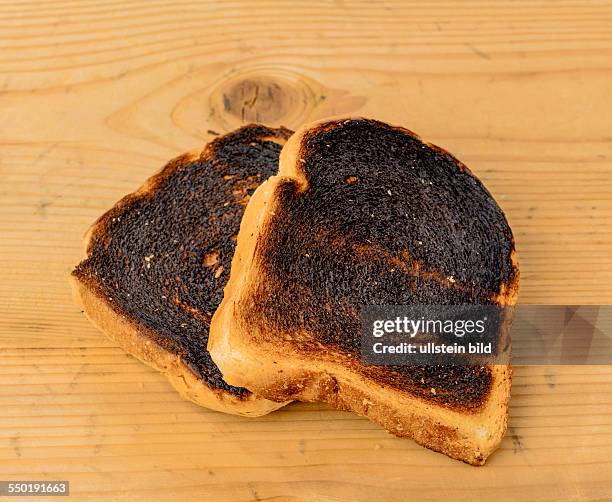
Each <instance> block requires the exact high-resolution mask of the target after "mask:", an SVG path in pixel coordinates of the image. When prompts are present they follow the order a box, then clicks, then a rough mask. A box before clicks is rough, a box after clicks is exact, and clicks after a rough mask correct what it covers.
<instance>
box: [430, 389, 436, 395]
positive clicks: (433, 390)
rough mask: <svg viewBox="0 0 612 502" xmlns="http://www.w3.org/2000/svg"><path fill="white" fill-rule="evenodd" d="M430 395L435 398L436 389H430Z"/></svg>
mask: <svg viewBox="0 0 612 502" xmlns="http://www.w3.org/2000/svg"><path fill="white" fill-rule="evenodd" d="M431 393H432V394H433V395H434V396H435V395H436V389H434V388H433V387H432V388H431Z"/></svg>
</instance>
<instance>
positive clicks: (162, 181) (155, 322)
mask: <svg viewBox="0 0 612 502" xmlns="http://www.w3.org/2000/svg"><path fill="white" fill-rule="evenodd" d="M290 134H291V131H289V130H287V129H284V128H280V129H270V128H267V127H263V126H257V125H252V126H247V127H244V128H242V129H239V130H237V131H235V132H232V133H230V134H227V135H225V136H222V137H219V138H217V139H215V140H214V141H212V142H211V143H210V144H209V145H207V146H206V147H205V148H204V149H203V150H202V151H199V152H194V153H190V154H186V155H183V156H181V157H178V158H176V159H174V160H173V161H171V162H170V163H169V164H168V165H167V166H166V167H164V168H163V169H162V170H161V171H160V172H159V173H158V174H156V175H155V176H153V177H152V178H150V179H149V180H148V181H147V182H146V183H145V185H143V187H141V188H140V189H139V190H138V191H137V192H135V193H133V194H130V195H128V196H126V197H125V198H123V199H122V200H121V201H120V202H118V203H117V204H116V205H115V206H114V207H113V208H112V209H111V210H109V211H108V212H107V213H105V214H104V215H103V216H102V217H101V218H100V219H98V221H97V222H96V223H95V224H94V226H93V227H92V229H91V230H90V232H89V236H88V241H87V258H86V259H85V260H84V261H83V262H81V263H80V264H79V265H78V266H77V267H76V269H75V270H74V272H73V274H72V276H73V282H74V284H75V291H76V293H77V296H79V299H80V301H81V303H83V306H84V308H85V311H86V312H87V314H88V316H89V317H90V318H92V319H93V320H94V322H95V323H96V324H98V326H100V327H101V328H102V329H103V331H105V332H106V333H107V334H108V335H109V336H110V337H111V338H113V339H115V340H116V341H117V342H118V343H119V344H120V345H122V346H123V347H124V348H125V349H126V350H127V351H128V352H131V353H132V354H134V355H136V356H138V357H140V358H141V359H143V360H145V361H146V362H148V363H149V364H151V365H153V366H155V367H157V368H158V369H160V370H162V371H164V372H165V373H167V374H168V376H169V377H170V380H171V381H172V382H173V383H174V384H175V386H177V388H178V389H179V390H180V391H181V392H182V393H183V395H185V396H186V397H188V398H189V399H191V400H194V401H196V402H199V404H203V405H205V406H209V407H212V408H215V409H222V410H223V411H230V412H235V413H243V414H261V413H264V412H267V411H271V409H274V408H277V407H278V404H276V403H271V402H269V401H266V400H263V399H258V398H256V397H255V396H253V395H252V394H251V393H250V392H249V391H248V390H246V389H244V388H241V387H236V386H232V385H229V384H227V383H226V382H225V381H224V380H223V378H222V376H221V373H220V371H219V369H218V368H217V366H216V365H215V363H214V362H213V361H212V359H211V357H210V354H209V353H208V350H207V348H206V345H207V341H208V332H209V326H210V321H211V319H212V316H213V314H214V312H215V310H216V308H217V307H218V305H219V304H220V302H221V299H222V296H223V287H224V286H225V284H226V282H227V279H228V277H229V271H230V264H231V259H232V256H233V253H234V249H235V246H236V238H237V235H238V230H239V227H240V221H241V219H242V215H243V213H244V209H245V206H246V204H247V202H248V199H249V197H250V195H251V194H252V193H253V192H254V191H255V189H256V188H257V186H258V185H259V184H260V183H261V182H262V181H264V180H265V179H266V178H268V176H270V175H272V174H274V173H275V172H276V171H277V168H278V158H279V153H280V150H281V147H282V145H283V144H284V142H285V141H286V139H287V138H288V137H289V136H290Z"/></svg>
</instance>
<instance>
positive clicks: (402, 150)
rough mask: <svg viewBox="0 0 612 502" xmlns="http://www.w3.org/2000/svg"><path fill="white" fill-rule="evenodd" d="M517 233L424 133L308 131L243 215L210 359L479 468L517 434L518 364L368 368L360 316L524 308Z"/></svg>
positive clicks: (373, 125)
mask: <svg viewBox="0 0 612 502" xmlns="http://www.w3.org/2000/svg"><path fill="white" fill-rule="evenodd" d="M517 291H518V267H517V263H516V258H515V251H514V240H513V236H512V232H511V230H510V228H509V226H508V224H507V222H506V219H505V217H504V214H503V213H502V211H501V210H500V208H499V207H498V206H497V204H496V202H495V200H494V199H493V197H492V196H491V195H490V193H489V192H488V191H487V190H486V189H485V188H484V187H483V185H482V183H481V182H480V181H479V180H478V179H477V178H476V177H475V176H474V175H473V174H472V173H471V172H470V171H469V169H468V168H467V167H466V166H464V165H463V164H462V163H461V162H459V161H458V160H457V159H455V158H454V157H453V156H451V155H450V154H448V153H447V152H445V151H444V150H442V149H441V148H439V147H436V146H434V145H430V144H427V143H423V142H422V141H421V140H420V139H419V138H418V137H417V136H416V135H415V134H413V133H412V132H410V131H408V130H406V129H403V128H400V127H392V126H389V125H387V124H384V123H382V122H377V121H373V120H367V119H345V120H334V121H324V122H319V123H315V124H312V125H309V126H306V127H304V128H302V129H301V130H300V131H299V132H297V133H295V134H294V135H293V136H292V137H291V138H290V140H289V141H288V142H287V144H286V145H285V147H284V148H283V151H282V153H281V159H280V170H279V173H278V175H277V176H274V177H272V178H270V179H269V180H268V181H266V182H265V183H264V184H262V185H261V186H260V187H259V188H258V189H257V191H256V192H255V194H254V196H253V197H252V199H251V201H250V202H249V205H248V207H247V210H246V212H245V215H244V218H243V221H242V225H241V227H240V234H239V237H238V246H237V249H236V253H235V255H234V259H233V261H232V270H231V276H230V280H229V282H228V284H227V287H226V288H225V296H224V299H223V302H222V303H221V306H220V307H219V309H217V311H216V314H215V316H214V318H213V322H212V325H211V333H210V337H209V344H208V349H209V351H210V353H211V355H212V357H213V360H214V361H215V362H216V363H217V365H218V366H219V368H220V369H221V372H222V374H223V377H224V378H225V379H226V381H228V382H230V383H231V384H233V385H240V386H244V387H247V388H248V389H250V390H251V391H253V392H255V393H257V394H258V395H261V396H264V397H266V398H268V399H272V400H277V401H286V400H292V399H296V400H302V401H324V402H327V403H330V404H331V405H333V406H335V407H337V408H339V409H343V410H352V411H355V412H357V413H359V414H361V415H365V416H367V417H368V418H369V419H371V420H372V421H374V422H377V423H379V424H381V425H382V426H383V427H385V428H386V429H387V430H388V431H390V432H392V433H394V434H396V435H398V436H406V437H410V438H413V439H414V440H415V441H417V442H418V443H420V444H422V445H424V446H426V447H428V448H431V449H433V450H436V451H439V452H443V453H445V454H447V455H448V456H450V457H453V458H456V459H460V460H463V461H465V462H468V463H470V464H474V465H480V464H483V463H484V462H485V460H486V458H487V456H488V455H489V454H490V453H491V452H492V451H493V450H494V449H495V448H496V447H497V445H498V444H499V443H500V441H501V439H502V436H503V435H504V432H505V430H506V422H507V407H508V399H509V394H510V385H511V369H510V367H509V366H505V365H496V366H481V367H479V366H477V367H471V366H447V367H442V368H440V367H438V368H435V367H409V366H371V365H366V364H364V363H363V362H362V361H361V357H360V356H361V353H360V348H361V347H360V344H361V332H360V318H359V312H360V306H362V305H403V304H480V303H484V304H499V305H501V304H514V302H515V301H516V297H517Z"/></svg>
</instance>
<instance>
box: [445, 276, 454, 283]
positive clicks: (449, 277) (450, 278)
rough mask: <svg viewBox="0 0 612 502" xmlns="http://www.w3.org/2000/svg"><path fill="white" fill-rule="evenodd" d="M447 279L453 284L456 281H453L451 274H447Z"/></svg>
mask: <svg viewBox="0 0 612 502" xmlns="http://www.w3.org/2000/svg"><path fill="white" fill-rule="evenodd" d="M447 279H448V282H450V283H452V284H454V283H455V282H456V281H455V278H454V277H453V276H452V275H449V276H448V277H447Z"/></svg>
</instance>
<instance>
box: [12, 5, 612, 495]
mask: <svg viewBox="0 0 612 502" xmlns="http://www.w3.org/2000/svg"><path fill="white" fill-rule="evenodd" d="M610 89H612V2H609V1H598V2H587V1H570V0H568V1H565V0H559V1H554V2H545V1H540V0H535V1H531V0H518V1H514V2H488V1H484V0H472V1H459V0H445V1H440V2H434V3H432V2H415V1H404V2H385V3H378V2H372V1H365V2H351V1H348V0H345V1H342V0H338V1H335V2H331V1H330V2H270V1H261V2H247V1H232V2H224V3H217V2H195V1H181V2H173V3H169V2H163V1H160V0H150V1H142V0H127V1H123V2H119V1H117V0H109V1H103V2H101V1H93V0H82V1H76V0H53V1H48V2H36V1H31V0H25V1H23V2H4V3H1V4H0V144H1V154H0V180H1V181H0V232H1V234H0V236H1V239H0V277H1V278H2V279H1V281H0V350H1V352H0V410H1V413H0V479H28V478H29V479H69V480H70V481H71V489H72V492H73V497H74V498H76V499H83V500H86V499H104V500H109V499H114V500H127V499H130V500H175V499H176V500H182V499H195V498H203V499H207V500H270V499H278V500H286V499H297V500H405V499H418V500H438V499H441V498H447V499H451V500H452V499H469V500H478V499H483V500H485V499H487V500H488V499H491V498H496V499H522V500H536V499H537V500H560V499H570V500H594V499H599V500H603V499H612V368H611V367H608V366H593V367H586V366H574V367H519V368H516V371H515V379H514V382H515V384H514V388H513V397H512V406H511V418H510V429H509V432H508V435H507V437H506V439H505V440H504V443H503V444H502V447H501V449H500V451H499V452H497V453H496V454H495V455H494V456H493V457H492V458H491V459H490V460H489V462H488V463H487V465H486V466H485V467H483V468H473V467H469V466H467V465H463V464H461V463H459V462H455V461H452V460H449V459H447V458H445V457H443V456H441V455H438V454H435V453H432V452H430V451H427V450H425V449H423V448H420V447H418V446H416V445H414V444H413V443H411V442H410V441H407V440H400V439H396V438H393V437H391V436H389V435H388V434H386V433H385V432H383V431H381V430H380V429H379V428H378V427H376V426H375V425H373V424H371V423H369V422H368V421H367V420H364V419H362V418H359V417H356V416H354V415H351V414H348V413H340V412H335V411H333V410H331V409H328V408H327V407H325V406H322V405H314V404H313V405H307V404H292V405H290V406H288V407H287V408H285V409H283V410H281V411H279V412H277V413H274V414H272V415H270V416H268V417H264V418H260V419H250V420H247V419H241V418H237V417H232V416H226V415H223V414H219V413H214V412H209V411H207V410H204V409H199V408H197V407H196V406H193V405H191V404H189V403H187V402H183V401H182V400H181V399H180V398H179V397H178V396H177V395H176V394H175V393H174V392H173V391H172V389H171V388H170V386H169V385H168V384H167V383H166V381H165V380H164V379H163V378H162V377H161V376H159V375H158V374H157V373H155V372H154V371H152V370H150V369H148V368H147V367H145V366H143V365H142V364H140V363H139V362H137V361H135V360H134V359H132V358H130V357H129V356H127V355H125V354H124V353H123V352H122V351H121V350H119V349H118V348H116V347H114V346H113V345H112V344H111V343H110V342H108V341H107V340H106V339H105V338H104V337H103V336H102V335H101V334H100V333H99V332H97V331H96V330H95V329H94V328H93V327H92V326H91V325H89V323H87V321H86V320H85V318H84V317H83V315H82V314H81V313H80V311H79V310H78V309H77V307H75V306H74V305H73V303H72V301H71V298H70V290H69V286H68V282H67V275H68V273H69V272H70V270H71V268H72V267H73V266H74V264H76V263H77V262H78V261H79V259H80V258H81V254H82V236H83V234H84V232H85V231H86V229H87V227H88V225H89V224H90V223H91V222H92V221H93V220H94V219H95V218H96V217H97V216H98V215H99V214H100V213H101V212H102V211H104V210H106V209H107V208H108V207H110V206H111V205H112V204H113V203H114V202H115V201H116V200H117V199H119V198H120V197H121V196H122V195H124V194H125V193H127V192H129V191H132V190H134V189H135V188H136V187H137V186H139V185H140V183H141V182H142V181H143V180H144V179H145V178H146V177H148V176H149V175H150V174H152V173H153V172H154V171H155V170H156V169H158V168H159V167H160V166H161V165H163V164H164V163H165V161H166V160H168V159H169V158H171V157H173V156H175V155H177V154H179V153H181V152H183V151H186V150H190V149H193V148H197V147H199V146H201V145H202V144H203V143H204V142H205V141H207V140H208V139H209V138H211V137H212V133H211V132H210V131H216V132H220V133H222V132H225V131H228V130H230V129H232V128H234V127H235V126H237V125H239V124H242V123H244V122H248V121H252V120H259V121H262V122H265V123H267V124H269V125H279V124H283V125H285V126H288V127H297V126H299V125H300V124H301V123H302V122H304V121H307V120H311V119H316V118H320V117H324V116H327V115H333V114H363V115H366V116H371V117H375V118H379V119H382V120H386V121H389V122H392V123H397V124H401V125H404V126H406V127H409V128H411V129H413V130H415V131H416V132H418V133H419V134H421V135H422V136H423V137H424V138H426V139H427V140H429V141H433V142H435V143H437V144H439V145H441V146H443V147H445V148H447V149H449V150H450V151H452V152H453V153H454V154H456V155H457V156H458V157H459V158H460V159H462V160H463V161H464V162H465V163H466V164H468V165H469V166H470V167H471V168H472V169H473V170H474V172H476V174H477V175H478V176H480V177H481V178H482V179H483V180H484V181H485V183H486V185H487V187H489V189H490V190H491V192H492V193H493V194H494V196H495V197H496V198H497V200H498V201H499V203H500V205H501V206H502V207H503V209H504V211H505V212H506V214H507V216H508V218H509V220H510V223H511V225H512V227H513V229H514V231H515V235H516V239H517V246H518V251H519V257H520V261H521V267H522V288H521V301H523V302H525V303H538V302H539V303H566V302H567V303H573V304H578V303H610V302H612V183H611V181H612V133H611V128H610V125H611V122H610V116H611V112H612V102H611V100H610Z"/></svg>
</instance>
